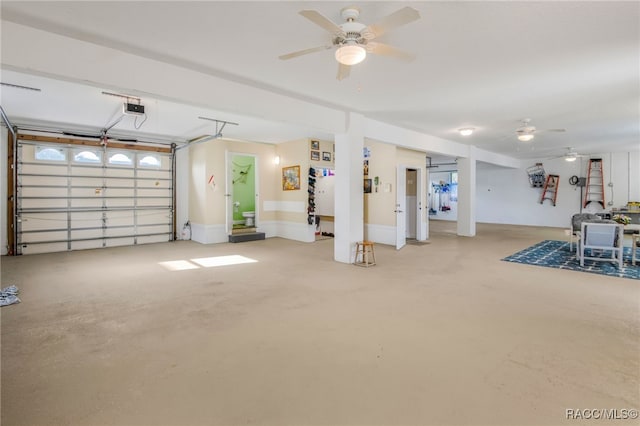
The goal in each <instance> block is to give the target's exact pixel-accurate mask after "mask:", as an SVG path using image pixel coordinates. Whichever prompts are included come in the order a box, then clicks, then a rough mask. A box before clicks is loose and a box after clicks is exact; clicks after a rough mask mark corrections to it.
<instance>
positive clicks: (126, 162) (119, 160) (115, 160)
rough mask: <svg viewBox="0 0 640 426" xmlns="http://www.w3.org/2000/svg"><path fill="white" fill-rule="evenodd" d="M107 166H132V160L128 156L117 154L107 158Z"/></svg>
mask: <svg viewBox="0 0 640 426" xmlns="http://www.w3.org/2000/svg"><path fill="white" fill-rule="evenodd" d="M109 164H114V165H116V166H131V165H133V159H132V158H131V156H130V155H127V154H125V153H122V152H118V153H116V154H111V156H110V157H109Z"/></svg>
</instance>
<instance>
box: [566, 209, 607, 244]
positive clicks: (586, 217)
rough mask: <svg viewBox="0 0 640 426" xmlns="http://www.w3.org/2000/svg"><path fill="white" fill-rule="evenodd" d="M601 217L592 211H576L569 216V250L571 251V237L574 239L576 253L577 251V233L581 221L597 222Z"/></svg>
mask: <svg viewBox="0 0 640 426" xmlns="http://www.w3.org/2000/svg"><path fill="white" fill-rule="evenodd" d="M601 220H602V218H601V217H600V216H598V215H597V214H594V213H576V214H574V215H573V216H571V231H570V233H569V251H573V239H574V238H575V239H576V253H577V252H578V239H579V237H578V233H579V232H580V225H582V222H585V221H589V222H599V221H601Z"/></svg>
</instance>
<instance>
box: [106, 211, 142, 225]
mask: <svg viewBox="0 0 640 426" xmlns="http://www.w3.org/2000/svg"><path fill="white" fill-rule="evenodd" d="M106 222H107V226H133V225H134V224H135V221H134V218H133V212H130V213H128V214H127V213H126V212H108V213H107V221H106Z"/></svg>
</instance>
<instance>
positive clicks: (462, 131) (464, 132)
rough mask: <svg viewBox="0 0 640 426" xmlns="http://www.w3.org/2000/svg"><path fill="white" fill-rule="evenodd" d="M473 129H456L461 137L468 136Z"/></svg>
mask: <svg viewBox="0 0 640 426" xmlns="http://www.w3.org/2000/svg"><path fill="white" fill-rule="evenodd" d="M474 130H475V129H474V128H473V127H464V128H462V129H458V132H460V134H461V135H462V136H469V135H471V134H472V133H473V131H474Z"/></svg>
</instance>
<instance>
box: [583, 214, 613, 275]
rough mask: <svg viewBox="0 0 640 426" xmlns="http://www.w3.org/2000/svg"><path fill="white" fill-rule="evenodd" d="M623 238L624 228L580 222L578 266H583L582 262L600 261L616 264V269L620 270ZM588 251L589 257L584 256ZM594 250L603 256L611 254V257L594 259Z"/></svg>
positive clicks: (608, 224)
mask: <svg viewBox="0 0 640 426" xmlns="http://www.w3.org/2000/svg"><path fill="white" fill-rule="evenodd" d="M623 238H624V226H622V225H618V224H615V223H592V222H582V225H581V227H580V240H579V241H578V259H580V266H584V260H585V259H589V260H601V261H609V262H617V263H618V268H622V249H623V246H622V241H623ZM587 250H589V253H590V254H591V256H586V255H585V252H586V251H587ZM594 250H598V251H601V252H602V253H603V254H605V253H606V252H611V257H610V258H607V257H604V256H600V257H594V256H593V254H594V253H593V252H594Z"/></svg>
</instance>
